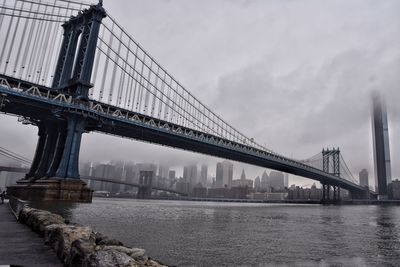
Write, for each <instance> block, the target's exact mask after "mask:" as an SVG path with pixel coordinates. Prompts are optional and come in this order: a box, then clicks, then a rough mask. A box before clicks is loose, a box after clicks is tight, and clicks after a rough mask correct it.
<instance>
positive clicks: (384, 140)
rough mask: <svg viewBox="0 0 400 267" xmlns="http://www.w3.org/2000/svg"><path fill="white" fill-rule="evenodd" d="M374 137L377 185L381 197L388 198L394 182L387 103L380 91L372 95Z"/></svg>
mask: <svg viewBox="0 0 400 267" xmlns="http://www.w3.org/2000/svg"><path fill="white" fill-rule="evenodd" d="M372 137H373V144H374V163H375V186H376V187H377V188H376V191H377V193H378V198H379V199H387V196H388V185H389V184H390V183H391V182H392V173H391V167H390V150H389V131H388V121H387V113H386V105H385V103H384V101H383V99H382V98H381V96H380V95H379V94H378V93H376V92H375V93H374V94H373V95H372Z"/></svg>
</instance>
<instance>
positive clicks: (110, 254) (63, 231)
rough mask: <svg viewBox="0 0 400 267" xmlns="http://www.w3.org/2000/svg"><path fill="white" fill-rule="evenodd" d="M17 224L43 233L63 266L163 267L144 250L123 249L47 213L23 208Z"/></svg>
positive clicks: (87, 229) (89, 229) (112, 240)
mask: <svg viewBox="0 0 400 267" xmlns="http://www.w3.org/2000/svg"><path fill="white" fill-rule="evenodd" d="M19 221H20V222H21V223H25V224H27V225H28V226H30V227H31V228H32V229H33V230H34V231H36V232H39V233H41V234H44V238H45V244H47V245H49V246H50V247H51V248H53V250H54V251H55V252H56V254H57V256H58V258H59V259H60V260H61V261H62V262H63V264H64V266H71V267H72V266H86V267H92V266H93V267H94V266H96V267H97V266H100V267H109V266H110V267H111V266H121V267H122V266H123V267H125V266H126V267H130V266H138V267H140V266H149V267H164V266H166V265H163V264H161V263H159V262H157V261H155V260H152V259H150V258H149V257H148V256H147V255H146V251H145V250H144V249H140V248H129V247H125V246H124V245H123V244H122V242H120V241H119V240H116V239H112V238H109V237H107V236H105V235H103V234H101V233H98V232H96V233H94V232H93V231H92V230H91V228H90V227H83V226H81V225H79V224H74V223H70V222H67V221H66V220H65V219H64V218H63V217H61V216H60V215H57V214H54V213H51V212H48V211H44V210H38V209H33V208H29V207H25V208H23V209H22V210H21V212H20V215H19Z"/></svg>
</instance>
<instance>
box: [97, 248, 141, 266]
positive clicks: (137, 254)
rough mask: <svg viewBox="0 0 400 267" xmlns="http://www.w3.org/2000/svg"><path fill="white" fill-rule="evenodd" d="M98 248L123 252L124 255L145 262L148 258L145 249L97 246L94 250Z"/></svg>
mask: <svg viewBox="0 0 400 267" xmlns="http://www.w3.org/2000/svg"><path fill="white" fill-rule="evenodd" d="M99 250H105V251H108V250H114V251H118V252H121V253H125V254H126V255H128V256H130V257H132V258H133V259H135V261H138V262H145V261H147V260H148V257H147V255H146V251H145V250H144V249H141V248H128V247H124V246H97V247H96V251H99Z"/></svg>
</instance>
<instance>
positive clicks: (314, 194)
mask: <svg viewBox="0 0 400 267" xmlns="http://www.w3.org/2000/svg"><path fill="white" fill-rule="evenodd" d="M321 194H322V190H321V189H318V188H317V186H316V185H315V183H313V185H312V186H311V188H310V199H314V200H317V199H321V198H322V195H321Z"/></svg>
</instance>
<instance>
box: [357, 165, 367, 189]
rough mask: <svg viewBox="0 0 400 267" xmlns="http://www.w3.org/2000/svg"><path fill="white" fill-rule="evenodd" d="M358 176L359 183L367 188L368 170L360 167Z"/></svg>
mask: <svg viewBox="0 0 400 267" xmlns="http://www.w3.org/2000/svg"><path fill="white" fill-rule="evenodd" d="M358 177H359V181H360V185H361V186H363V187H367V188H369V182H368V171H367V170H366V169H362V170H361V171H360V172H359V174H358Z"/></svg>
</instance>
